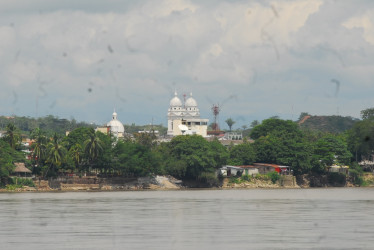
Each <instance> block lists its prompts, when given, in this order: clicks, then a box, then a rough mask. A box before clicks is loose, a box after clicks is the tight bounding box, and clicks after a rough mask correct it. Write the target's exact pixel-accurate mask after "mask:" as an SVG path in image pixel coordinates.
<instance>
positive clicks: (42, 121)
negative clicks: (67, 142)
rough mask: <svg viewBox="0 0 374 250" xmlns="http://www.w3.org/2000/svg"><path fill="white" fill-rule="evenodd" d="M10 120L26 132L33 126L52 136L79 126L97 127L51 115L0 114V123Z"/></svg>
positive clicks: (28, 132)
mask: <svg viewBox="0 0 374 250" xmlns="http://www.w3.org/2000/svg"><path fill="white" fill-rule="evenodd" d="M10 121H11V122H12V123H13V124H14V125H15V126H16V127H18V128H19V129H20V130H21V131H23V132H24V133H26V134H30V133H31V131H32V130H34V129H35V128H40V129H41V130H43V131H45V132H46V134H47V135H48V136H53V134H54V133H57V134H58V135H60V136H62V135H65V132H66V131H72V130H74V129H76V128H79V127H91V128H95V127H97V125H96V124H88V123H85V122H77V121H76V120H75V119H72V120H67V119H61V118H58V117H55V116H52V115H48V116H45V117H40V118H31V117H24V116H22V117H21V116H15V117H12V118H9V117H4V116H0V125H2V124H7V123H9V122H10ZM0 129H2V128H0Z"/></svg>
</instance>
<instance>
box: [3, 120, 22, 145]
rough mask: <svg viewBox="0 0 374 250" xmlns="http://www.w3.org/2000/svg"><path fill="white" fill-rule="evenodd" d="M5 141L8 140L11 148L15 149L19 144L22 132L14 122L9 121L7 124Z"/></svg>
mask: <svg viewBox="0 0 374 250" xmlns="http://www.w3.org/2000/svg"><path fill="white" fill-rule="evenodd" d="M4 138H5V141H7V142H8V143H9V145H10V147H11V148H13V149H15V148H16V146H17V145H18V144H19V142H20V140H21V137H20V134H19V132H18V130H17V128H16V126H14V124H12V123H8V125H7V126H6V132H5V137H4Z"/></svg>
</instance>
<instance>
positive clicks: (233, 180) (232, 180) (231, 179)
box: [229, 176, 242, 184]
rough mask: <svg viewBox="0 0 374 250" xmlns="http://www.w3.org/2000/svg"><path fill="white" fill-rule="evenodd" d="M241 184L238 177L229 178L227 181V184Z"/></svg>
mask: <svg viewBox="0 0 374 250" xmlns="http://www.w3.org/2000/svg"><path fill="white" fill-rule="evenodd" d="M240 183H242V182H241V180H240V178H239V177H235V176H231V177H230V179H229V184H240Z"/></svg>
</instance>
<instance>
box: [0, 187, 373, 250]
mask: <svg viewBox="0 0 374 250" xmlns="http://www.w3.org/2000/svg"><path fill="white" fill-rule="evenodd" d="M0 209H1V210H0V248H1V249H28V250H30V249H38V250H41V249H194V250H199V249H374V189H373V188H352V189H351V188H337V189H248V190H188V191H132V192H131V191H129V192H70V193H69V192H67V193H63V192H61V193H0Z"/></svg>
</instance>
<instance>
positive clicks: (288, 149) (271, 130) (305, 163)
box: [251, 119, 311, 174]
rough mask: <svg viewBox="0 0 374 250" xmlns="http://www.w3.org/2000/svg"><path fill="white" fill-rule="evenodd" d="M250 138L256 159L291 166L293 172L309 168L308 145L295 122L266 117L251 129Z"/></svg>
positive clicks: (309, 153) (296, 172) (302, 171)
mask: <svg viewBox="0 0 374 250" xmlns="http://www.w3.org/2000/svg"><path fill="white" fill-rule="evenodd" d="M251 138H253V139H255V143H254V147H255V151H256V156H257V161H260V162H266V163H274V164H280V165H287V166H291V167H292V168H293V170H294V172H295V174H301V173H306V172H308V171H309V170H310V168H311V150H310V145H309V143H308V141H306V139H305V137H304V136H303V133H302V132H301V130H300V129H299V127H298V126H297V124H296V123H294V122H292V121H289V120H288V121H284V120H280V119H267V120H264V121H263V122H262V124H261V125H258V126H256V127H255V128H253V129H252V132H251Z"/></svg>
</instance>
